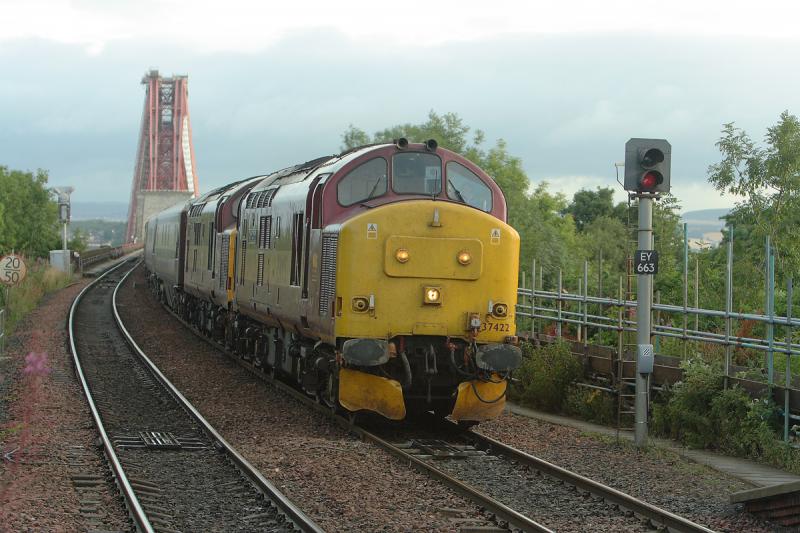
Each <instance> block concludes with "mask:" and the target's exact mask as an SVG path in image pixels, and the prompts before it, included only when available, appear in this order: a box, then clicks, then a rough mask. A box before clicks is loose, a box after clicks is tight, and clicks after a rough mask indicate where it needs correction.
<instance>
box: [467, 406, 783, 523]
mask: <svg viewBox="0 0 800 533" xmlns="http://www.w3.org/2000/svg"><path fill="white" fill-rule="evenodd" d="M475 430H476V431H477V432H479V433H482V434H484V435H486V436H489V437H492V438H494V439H497V440H499V441H502V442H503V443H505V444H508V445H510V446H513V447H515V448H518V449H520V450H523V451H526V452H528V453H530V454H531V455H535V456H537V457H540V458H542V459H545V460H546V461H549V462H551V463H554V464H557V465H558V466H561V467H563V468H566V469H568V470H571V471H573V472H576V473H578V474H582V475H584V476H586V477H589V478H592V479H594V480H596V481H599V482H601V483H604V484H606V485H609V486H611V487H614V488H616V489H618V490H620V491H622V492H625V493H627V494H630V495H631V496H634V497H636V498H640V499H643V500H645V501H647V502H649V503H651V504H653V505H656V506H658V507H661V508H662V509H665V510H668V511H671V512H673V513H675V514H678V515H681V516H684V517H686V518H688V519H690V520H692V521H694V522H697V523H699V524H703V525H706V526H708V527H710V528H711V529H714V530H717V531H746V532H753V533H755V532H765V531H784V530H783V529H779V528H777V527H775V526H772V525H771V524H767V523H765V522H762V521H760V520H757V519H756V518H754V517H752V516H750V515H748V514H746V513H744V512H743V511H742V507H741V506H739V505H733V504H730V503H728V496H729V495H730V494H731V493H732V492H737V491H740V490H744V489H747V488H750V487H749V486H747V485H746V484H745V483H744V482H742V481H739V480H737V479H735V478H732V477H730V476H727V475H725V474H723V473H721V472H717V471H716V470H712V469H710V468H707V467H705V466H702V465H699V464H697V463H693V462H690V461H687V460H686V459H684V458H683V457H681V456H679V455H677V454H675V453H673V452H669V451H666V450H660V449H656V448H652V449H649V450H647V451H645V452H639V451H637V450H636V448H634V447H633V446H632V445H631V444H629V443H627V442H624V443H622V444H619V445H618V444H617V443H616V442H615V441H614V440H613V439H609V438H605V437H599V436H593V435H587V434H585V433H582V432H581V431H580V430H577V429H574V428H568V427H564V426H558V425H554V424H549V423H547V422H542V421H539V420H535V419H531V418H527V417H523V416H519V415H515V414H512V413H508V412H506V413H504V414H503V416H502V417H500V418H498V419H497V420H493V421H492V422H487V423H483V424H481V425H480V426H478V427H477V428H475Z"/></svg>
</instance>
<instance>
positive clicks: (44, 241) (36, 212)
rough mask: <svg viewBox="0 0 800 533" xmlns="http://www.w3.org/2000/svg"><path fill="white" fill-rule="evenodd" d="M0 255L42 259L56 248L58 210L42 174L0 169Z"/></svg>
mask: <svg viewBox="0 0 800 533" xmlns="http://www.w3.org/2000/svg"><path fill="white" fill-rule="evenodd" d="M0 214H2V220H1V221H0V229H2V231H0V251H3V252H10V251H11V250H12V249H14V250H17V251H20V252H23V253H25V254H28V255H31V256H36V257H46V256H47V255H48V252H49V250H51V249H53V248H54V247H56V246H57V244H58V242H59V240H58V235H59V232H58V206H57V205H56V202H55V201H53V199H52V198H51V195H50V191H49V189H48V188H47V172H45V171H44V170H38V171H36V174H33V173H32V172H22V171H19V170H9V169H8V168H7V167H4V166H0Z"/></svg>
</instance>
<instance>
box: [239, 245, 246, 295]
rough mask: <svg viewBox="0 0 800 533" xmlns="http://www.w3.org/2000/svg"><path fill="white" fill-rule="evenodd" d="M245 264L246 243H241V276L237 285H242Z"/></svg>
mask: <svg viewBox="0 0 800 533" xmlns="http://www.w3.org/2000/svg"><path fill="white" fill-rule="evenodd" d="M246 264H247V241H242V264H241V265H240V266H241V276H239V285H244V267H245V265H246Z"/></svg>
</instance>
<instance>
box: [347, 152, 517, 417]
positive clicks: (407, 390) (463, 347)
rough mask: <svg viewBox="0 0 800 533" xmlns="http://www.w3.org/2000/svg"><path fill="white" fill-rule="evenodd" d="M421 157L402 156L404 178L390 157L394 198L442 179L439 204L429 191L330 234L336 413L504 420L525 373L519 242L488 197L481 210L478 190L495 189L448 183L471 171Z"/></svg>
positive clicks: (374, 211)
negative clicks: (334, 242) (511, 392)
mask: <svg viewBox="0 0 800 533" xmlns="http://www.w3.org/2000/svg"><path fill="white" fill-rule="evenodd" d="M428 155H429V154H424V153H422V154H415V153H414V152H406V153H402V152H401V153H400V154H399V157H401V158H404V159H405V160H406V161H407V162H409V163H410V165H414V166H413V167H412V168H410V169H404V168H403V167H402V164H403V163H404V161H402V160H400V161H398V159H399V157H398V155H395V156H394V158H393V160H392V162H391V166H392V173H391V178H392V179H391V188H392V189H393V190H394V191H395V192H397V191H402V190H417V189H413V187H417V188H421V187H428V189H430V187H431V185H430V182H431V181H434V183H435V180H436V179H437V178H438V179H442V171H443V173H444V179H443V180H442V182H443V183H445V186H446V187H447V190H446V191H445V192H441V191H439V190H437V189H436V188H435V185H434V189H433V190H434V192H433V194H431V196H430V197H429V198H409V199H403V201H395V202H388V203H385V204H382V205H375V206H370V207H371V208H370V209H367V210H363V211H361V212H359V213H358V214H356V215H355V216H352V217H351V218H348V219H347V220H346V221H344V222H343V223H341V224H340V225H339V227H338V251H337V264H336V284H335V286H336V291H335V294H336V300H335V304H334V309H335V336H336V338H337V339H344V342H341V343H340V347H341V348H340V364H341V365H340V369H339V373H338V378H339V379H338V382H339V383H338V384H339V387H338V390H339V402H340V403H341V405H342V406H344V407H345V408H347V409H348V410H350V411H358V410H363V409H366V410H370V411H375V412H378V413H380V414H382V415H383V416H386V417H387V418H391V419H402V418H405V416H406V414H407V412H409V411H410V412H414V411H428V410H433V411H434V412H436V413H438V414H440V415H442V416H444V415H451V416H452V418H454V419H456V420H464V421H480V420H487V419H491V418H494V417H496V416H497V415H498V414H499V413H500V412H501V411H502V409H503V407H504V405H505V392H506V386H507V378H508V376H509V374H510V372H511V371H513V370H514V369H515V368H517V367H518V366H519V364H520V362H521V354H520V351H519V348H518V347H517V346H516V337H515V333H516V331H515V323H514V309H515V305H516V298H517V285H516V282H517V271H518V263H519V235H518V234H517V232H516V231H515V230H514V229H513V228H512V227H510V226H509V225H507V224H506V223H505V222H503V221H502V220H501V219H500V218H498V217H497V216H496V213H497V212H498V210H497V209H495V210H494V213H495V214H493V213H492V207H495V208H497V207H498V206H497V200H494V202H495V205H494V206H492V197H491V196H488V203H487V201H486V199H485V197H486V194H485V192H484V191H483V189H480V188H479V187H485V189H486V191H488V192H489V195H491V193H492V190H494V191H495V195H497V193H498V191H499V189H497V188H496V186H494V189H491V188H490V187H489V185H494V183H491V184H486V183H477V182H475V180H476V179H478V176H477V175H476V174H475V173H473V172H472V171H469V172H470V174H471V176H468V177H469V178H470V180H472V181H464V180H463V179H461V180H459V179H456V177H455V176H456V172H460V173H461V174H462V175H463V174H465V171H466V170H468V169H467V168H466V167H465V166H464V164H462V163H458V167H455V166H452V165H450V164H449V162H447V161H445V165H443V166H438V165H439V163H438V160H434V159H433V158H429V159H428V160H427V162H426V160H425V156H428ZM436 157H437V159H438V157H439V156H436ZM452 157H453V158H455V157H456V156H455V155H454V154H453V155H452ZM431 161H433V162H432V163H431ZM410 165H407V166H410ZM432 167H433V168H434V169H433V170H432ZM435 168H439V169H441V170H439V171H437V170H435ZM402 176H408V177H410V178H411V179H417V178H418V181H419V183H418V184H417V185H414V184H413V183H409V181H410V179H409V180H406V182H401V177H402ZM451 176H453V177H452V178H451ZM473 176H474V178H473ZM482 179H484V180H486V179H488V178H486V177H484V178H482ZM366 181H367V184H368V185H369V184H370V183H371V181H370V180H366ZM426 181H427V184H426ZM373 187H375V185H373ZM468 189H469V190H468ZM480 194H484V199H483V200H482V201H483V204H482V205H481V204H480V203H478V201H477V200H481V198H479V197H476V195H480ZM476 198H477V200H476ZM453 200H455V201H453ZM470 200H476V201H470ZM500 200H502V197H501V198H500ZM470 204H472V205H470ZM481 207H483V208H481ZM502 207H503V211H502V212H503V213H504V209H505V206H504V204H503V206H502Z"/></svg>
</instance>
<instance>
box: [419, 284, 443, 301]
mask: <svg viewBox="0 0 800 533" xmlns="http://www.w3.org/2000/svg"><path fill="white" fill-rule="evenodd" d="M423 300H424V302H425V303H426V304H432V305H439V304H441V303H442V291H441V290H440V289H439V287H425V292H424V293H423Z"/></svg>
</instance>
